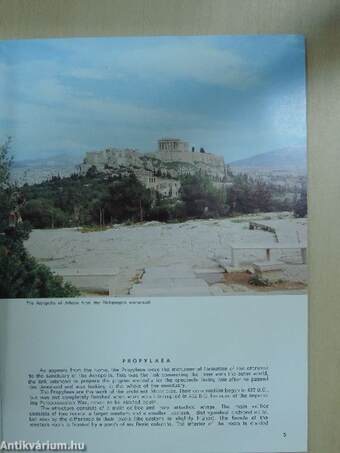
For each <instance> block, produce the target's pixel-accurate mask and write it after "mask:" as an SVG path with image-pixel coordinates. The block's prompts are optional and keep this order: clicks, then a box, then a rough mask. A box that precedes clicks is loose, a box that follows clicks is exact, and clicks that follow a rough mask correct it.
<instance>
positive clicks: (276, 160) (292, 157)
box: [229, 146, 307, 170]
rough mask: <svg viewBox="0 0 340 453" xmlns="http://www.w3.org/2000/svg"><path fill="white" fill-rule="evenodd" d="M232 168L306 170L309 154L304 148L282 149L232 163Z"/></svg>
mask: <svg viewBox="0 0 340 453" xmlns="http://www.w3.org/2000/svg"><path fill="white" fill-rule="evenodd" d="M229 165H230V166H231V167H239V168H254V169H255V168H262V169H268V170H270V169H272V170H289V169H295V170H306V168H307V152H306V148H305V147H304V146H301V147H291V148H282V149H278V150H275V151H269V152H267V153H262V154H256V155H255V156H252V157H249V158H247V159H241V160H237V161H233V162H230V163H229Z"/></svg>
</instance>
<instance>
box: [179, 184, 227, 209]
mask: <svg viewBox="0 0 340 453" xmlns="http://www.w3.org/2000/svg"><path fill="white" fill-rule="evenodd" d="M180 194H181V199H182V201H183V208H184V212H185V215H186V216H188V217H205V216H206V215H208V216H219V215H225V214H226V213H227V212H228V206H227V203H226V197H225V193H224V192H223V190H217V189H215V188H214V186H213V184H212V183H211V181H210V180H209V179H208V178H207V177H202V176H199V175H186V176H184V177H183V178H182V180H181V190H180Z"/></svg>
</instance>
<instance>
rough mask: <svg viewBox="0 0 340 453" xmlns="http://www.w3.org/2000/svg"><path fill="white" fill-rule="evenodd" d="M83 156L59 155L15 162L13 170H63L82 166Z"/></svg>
mask: <svg viewBox="0 0 340 453" xmlns="http://www.w3.org/2000/svg"><path fill="white" fill-rule="evenodd" d="M81 161H82V157H81V156H77V155H72V154H59V155H56V156H49V157H44V158H41V159H37V158H36V159H26V160H14V161H13V168H26V169H28V168H50V167H56V168H63V167H69V166H71V165H72V166H74V165H78V164H80V163H81Z"/></svg>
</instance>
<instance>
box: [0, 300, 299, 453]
mask: <svg viewBox="0 0 340 453" xmlns="http://www.w3.org/2000/svg"><path fill="white" fill-rule="evenodd" d="M7 305H8V306H7V309H8V317H7V336H6V342H5V363H4V365H5V367H4V369H5V376H4V386H3V406H2V407H3V435H4V439H5V440H6V441H8V442H9V441H14V440H18V439H25V440H26V441H32V442H33V441H37V440H39V441H40V442H43V441H47V440H49V441H50V442H65V443H71V441H73V442H81V443H85V445H86V448H87V451H88V452H89V453H91V452H97V451H100V452H102V453H107V452H112V451H117V452H118V451H119V452H120V453H137V452H140V451H148V452H150V453H156V452H159V451H162V452H164V453H174V452H176V453H211V452H224V453H232V452H234V453H235V452H238V453H241V452H259V451H262V452H292V451H294V452H295V451H299V452H300V451H306V448H307V447H306V438H307V408H306V404H307V403H306V402H307V361H306V357H307V300H306V297H305V296H290V297H288V298H287V297H286V296H271V295H270V296H269V295H268V296H256V297H255V296H252V297H247V296H244V297H241V296H238V297H235V296H229V297H212V298H209V297H208V298H188V297H187V298H174V299H170V298H150V299H136V298H131V299H114V298H113V299H107V298H104V299H91V300H90V299H81V298H75V299H69V300H58V299H51V300H46V299H45V300H42V299H40V300H33V299H31V300H21V301H19V300H12V301H8V302H7Z"/></svg>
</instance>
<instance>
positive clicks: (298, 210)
mask: <svg viewBox="0 0 340 453" xmlns="http://www.w3.org/2000/svg"><path fill="white" fill-rule="evenodd" d="M306 215H307V189H306V187H303V188H302V189H301V192H300V196H299V198H298V199H297V200H296V202H295V204H294V216H295V217H306Z"/></svg>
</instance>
